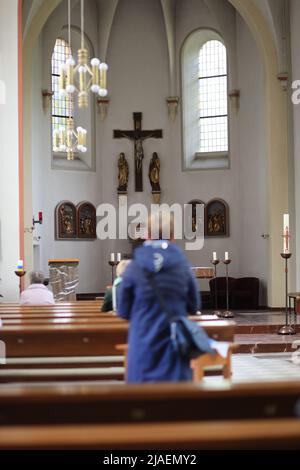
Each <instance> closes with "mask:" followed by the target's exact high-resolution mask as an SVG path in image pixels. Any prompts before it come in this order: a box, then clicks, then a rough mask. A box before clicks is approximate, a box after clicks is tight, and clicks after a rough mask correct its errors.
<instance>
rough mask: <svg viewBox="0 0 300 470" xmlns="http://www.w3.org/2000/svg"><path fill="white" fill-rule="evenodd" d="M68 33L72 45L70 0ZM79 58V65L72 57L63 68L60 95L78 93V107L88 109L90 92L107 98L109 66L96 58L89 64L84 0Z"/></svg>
mask: <svg viewBox="0 0 300 470" xmlns="http://www.w3.org/2000/svg"><path fill="white" fill-rule="evenodd" d="M68 32H69V44H70V45H71V0H68ZM77 57H78V63H77V65H76V63H75V60H74V58H73V57H72V56H71V57H69V58H68V59H67V61H66V64H65V65H63V66H62V67H61V70H60V77H59V93H60V95H61V96H67V95H73V94H74V93H75V92H78V107H79V108H87V107H88V97H89V91H91V92H92V93H94V94H98V95H99V96H101V97H105V96H107V69H108V66H107V64H105V63H104V62H102V63H101V62H100V60H99V59H97V58H96V57H95V58H93V59H92V60H91V61H90V63H89V52H88V50H87V49H86V48H85V42H84V0H81V47H80V49H79V50H78V51H77Z"/></svg>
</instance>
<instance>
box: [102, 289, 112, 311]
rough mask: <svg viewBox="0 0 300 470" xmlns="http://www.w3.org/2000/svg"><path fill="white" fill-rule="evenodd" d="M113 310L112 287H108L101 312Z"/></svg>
mask: <svg viewBox="0 0 300 470" xmlns="http://www.w3.org/2000/svg"><path fill="white" fill-rule="evenodd" d="M112 309H113V304H112V287H111V286H107V287H106V291H105V294H104V299H103V304H102V307H101V312H111V311H112Z"/></svg>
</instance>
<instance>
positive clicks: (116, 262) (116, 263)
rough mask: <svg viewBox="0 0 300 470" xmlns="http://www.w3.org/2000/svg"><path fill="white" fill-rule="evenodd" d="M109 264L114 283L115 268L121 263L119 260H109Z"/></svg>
mask: <svg viewBox="0 0 300 470" xmlns="http://www.w3.org/2000/svg"><path fill="white" fill-rule="evenodd" d="M112 254H113V253H112ZM108 264H109V265H110V266H111V283H112V284H113V283H114V280H115V268H116V266H117V265H118V264H119V263H118V261H109V262H108Z"/></svg>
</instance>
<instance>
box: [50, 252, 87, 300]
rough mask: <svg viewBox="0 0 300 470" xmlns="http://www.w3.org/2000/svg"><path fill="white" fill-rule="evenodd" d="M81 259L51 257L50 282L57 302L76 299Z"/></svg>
mask: <svg viewBox="0 0 300 470" xmlns="http://www.w3.org/2000/svg"><path fill="white" fill-rule="evenodd" d="M79 261H80V260H79V259H78V258H66V259H49V260H48V265H49V284H50V286H51V288H52V291H53V295H54V299H55V302H70V301H74V300H76V288H77V287H78V284H79Z"/></svg>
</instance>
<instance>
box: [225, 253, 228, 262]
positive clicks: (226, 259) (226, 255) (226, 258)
mask: <svg viewBox="0 0 300 470" xmlns="http://www.w3.org/2000/svg"><path fill="white" fill-rule="evenodd" d="M228 260H229V253H228V251H225V261H228Z"/></svg>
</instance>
